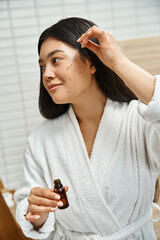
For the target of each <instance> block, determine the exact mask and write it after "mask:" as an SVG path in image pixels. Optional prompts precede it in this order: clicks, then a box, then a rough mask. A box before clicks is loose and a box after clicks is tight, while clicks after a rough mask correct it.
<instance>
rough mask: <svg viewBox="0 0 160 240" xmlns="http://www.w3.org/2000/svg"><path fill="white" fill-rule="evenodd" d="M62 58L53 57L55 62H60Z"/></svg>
mask: <svg viewBox="0 0 160 240" xmlns="http://www.w3.org/2000/svg"><path fill="white" fill-rule="evenodd" d="M60 60H61V59H60V58H53V63H57V62H59V61H60Z"/></svg>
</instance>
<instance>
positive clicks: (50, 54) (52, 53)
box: [39, 49, 64, 63]
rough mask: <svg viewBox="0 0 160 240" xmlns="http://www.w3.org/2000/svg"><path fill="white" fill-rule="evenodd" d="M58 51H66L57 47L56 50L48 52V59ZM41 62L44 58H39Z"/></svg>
mask: <svg viewBox="0 0 160 240" xmlns="http://www.w3.org/2000/svg"><path fill="white" fill-rule="evenodd" d="M57 52H64V51H63V50H61V49H56V50H54V51H52V52H50V53H48V55H47V59H48V58H49V57H51V56H53V55H54V54H55V53H57ZM41 62H43V60H42V59H39V63H41Z"/></svg>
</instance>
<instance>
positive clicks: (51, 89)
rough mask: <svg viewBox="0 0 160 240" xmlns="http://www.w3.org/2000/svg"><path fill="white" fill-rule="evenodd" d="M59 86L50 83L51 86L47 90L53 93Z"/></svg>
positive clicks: (58, 84) (59, 84)
mask: <svg viewBox="0 0 160 240" xmlns="http://www.w3.org/2000/svg"><path fill="white" fill-rule="evenodd" d="M61 85H62V84H61V83H52V84H50V85H48V90H49V92H53V91H54V90H56V89H57V88H58V87H59V86H61Z"/></svg>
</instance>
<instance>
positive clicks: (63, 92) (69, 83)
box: [39, 38, 98, 104]
mask: <svg viewBox="0 0 160 240" xmlns="http://www.w3.org/2000/svg"><path fill="white" fill-rule="evenodd" d="M72 60H73V62H72ZM39 64H40V68H41V71H42V74H43V85H44V87H45V89H46V90H47V92H48V93H49V95H50V96H51V98H52V100H53V101H54V102H55V103H56V104H65V103H71V104H76V103H78V102H79V101H83V99H86V96H88V94H92V92H94V91H95V88H98V87H97V84H96V81H95V76H94V73H95V71H96V69H95V67H94V66H93V64H92V63H91V61H90V60H89V59H88V58H86V59H85V61H84V60H82V58H81V57H80V55H79V52H78V51H77V50H76V49H75V48H73V47H71V46H69V45H68V44H66V43H64V42H62V41H60V40H57V39H55V38H48V39H47V40H45V41H44V42H43V43H42V46H41V50H40V58H39Z"/></svg>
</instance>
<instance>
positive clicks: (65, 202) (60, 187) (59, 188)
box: [54, 179, 69, 209]
mask: <svg viewBox="0 0 160 240" xmlns="http://www.w3.org/2000/svg"><path fill="white" fill-rule="evenodd" d="M54 192H55V193H57V194H59V195H60V196H61V198H60V200H61V201H62V202H63V206H62V207H58V208H59V209H65V208H67V207H69V203H68V199H67V195H66V191H65V188H64V187H63V185H62V183H61V180H60V179H55V180H54Z"/></svg>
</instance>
